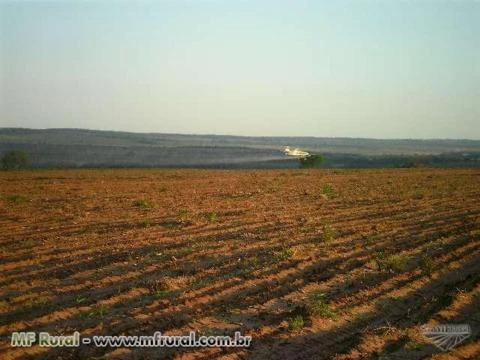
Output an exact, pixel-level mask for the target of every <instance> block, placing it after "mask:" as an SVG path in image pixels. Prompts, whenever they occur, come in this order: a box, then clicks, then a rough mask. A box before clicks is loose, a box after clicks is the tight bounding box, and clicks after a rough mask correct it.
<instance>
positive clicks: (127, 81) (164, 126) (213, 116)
mask: <svg viewBox="0 0 480 360" xmlns="http://www.w3.org/2000/svg"><path fill="white" fill-rule="evenodd" d="M0 127H32V128H52V127H55V128H59V127H62V128H63V127H68V128H72V127H74V128H89V129H105V130H123V131H135V132H167V133H189V134H194V133H196V134H199V133H201V134H232V135H251V136H269V135H271V136H282V135H285V136H342V137H343V136H348V137H375V138H468V139H480V2H479V1H474V0H472V1H468V0H465V1H463V0H448V1H447V0H445V1H443V0H435V1H434V0H412V1H396V0H378V1H374V0H371V1H360V0H356V1H342V0H340V1H320V0H316V1H315V0H312V1H309V0H304V1H302V0H296V1H293V0H292V1H281V0H277V1H258V0H252V1H241V0H235V1H233V0H232V1H221V0H216V1H214V0H209V1H207V0H171V1H167V0H164V1H162V0H161V1H113V0H112V1H108V0H105V1H50V2H47V1H30V2H26V1H18V2H13V1H2V0H0Z"/></svg>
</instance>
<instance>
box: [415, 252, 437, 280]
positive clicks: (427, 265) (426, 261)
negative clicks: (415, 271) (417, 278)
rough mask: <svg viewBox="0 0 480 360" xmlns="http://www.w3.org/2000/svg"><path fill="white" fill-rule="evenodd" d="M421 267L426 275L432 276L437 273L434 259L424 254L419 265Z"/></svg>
mask: <svg viewBox="0 0 480 360" xmlns="http://www.w3.org/2000/svg"><path fill="white" fill-rule="evenodd" d="M418 265H419V266H420V270H421V271H422V273H423V274H425V275H429V276H430V275H431V274H432V273H433V272H434V271H435V261H433V259H432V257H431V256H430V255H428V254H423V255H422V256H421V258H420V262H419V264H418Z"/></svg>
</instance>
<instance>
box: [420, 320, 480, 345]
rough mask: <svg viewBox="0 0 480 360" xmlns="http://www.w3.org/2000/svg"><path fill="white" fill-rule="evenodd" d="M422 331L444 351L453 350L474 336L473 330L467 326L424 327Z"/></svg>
mask: <svg viewBox="0 0 480 360" xmlns="http://www.w3.org/2000/svg"><path fill="white" fill-rule="evenodd" d="M421 330H422V333H423V335H424V336H425V337H427V338H428V339H429V340H430V341H431V342H432V343H433V344H435V346H436V347H438V348H439V349H440V350H442V351H447V350H450V349H453V348H454V347H455V346H457V345H458V344H460V343H462V342H463V341H465V339H467V338H469V337H470V335H472V329H471V328H470V325H467V324H461V325H453V324H446V325H437V326H433V327H428V326H422V328H421Z"/></svg>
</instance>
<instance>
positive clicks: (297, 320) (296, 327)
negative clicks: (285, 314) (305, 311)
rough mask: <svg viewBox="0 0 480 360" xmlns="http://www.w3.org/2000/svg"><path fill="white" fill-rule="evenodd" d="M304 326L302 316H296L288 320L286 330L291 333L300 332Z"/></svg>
mask: <svg viewBox="0 0 480 360" xmlns="http://www.w3.org/2000/svg"><path fill="white" fill-rule="evenodd" d="M304 326H305V321H304V320H303V316H302V315H297V316H295V317H292V318H289V319H288V330H289V331H292V332H296V331H300V330H302V329H303V327H304Z"/></svg>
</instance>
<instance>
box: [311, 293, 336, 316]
mask: <svg viewBox="0 0 480 360" xmlns="http://www.w3.org/2000/svg"><path fill="white" fill-rule="evenodd" d="M307 311H308V313H309V315H311V316H314V317H316V316H319V317H327V318H335V317H336V316H337V314H336V313H335V311H333V310H332V308H331V307H330V305H328V303H327V297H326V295H325V294H323V293H318V292H317V293H313V294H311V295H310V297H309V300H308V303H307Z"/></svg>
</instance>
